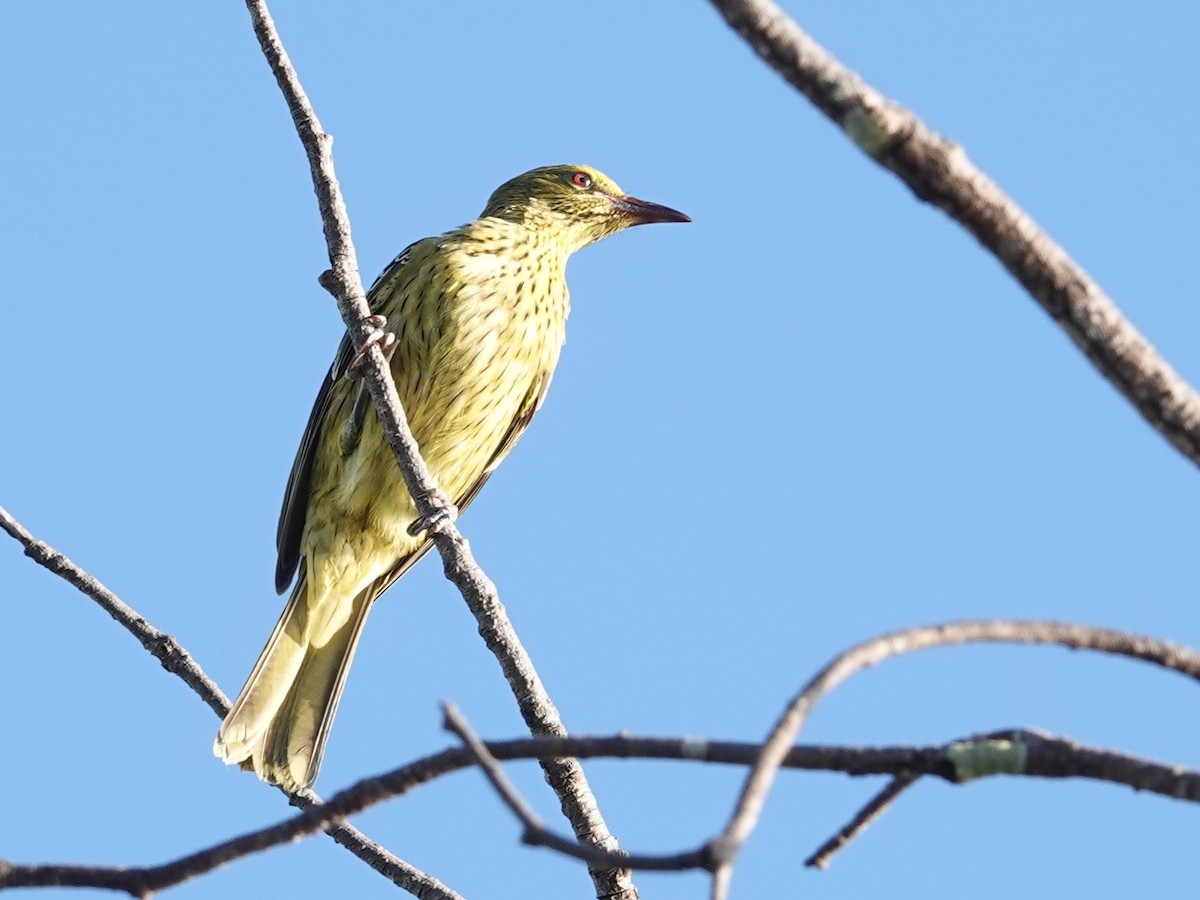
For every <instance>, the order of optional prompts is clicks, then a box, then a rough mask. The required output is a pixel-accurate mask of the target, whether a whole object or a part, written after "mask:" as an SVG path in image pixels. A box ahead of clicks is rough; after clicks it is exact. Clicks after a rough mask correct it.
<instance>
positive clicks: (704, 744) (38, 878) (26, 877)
mask: <svg viewBox="0 0 1200 900" xmlns="http://www.w3.org/2000/svg"><path fill="white" fill-rule="evenodd" d="M480 747H482V748H483V752H484V754H485V755H486V757H487V758H490V759H492V760H518V759H534V758H546V757H548V756H574V757H580V758H592V757H596V758H600V757H607V758H614V759H657V760H667V759H671V760H680V761H692V762H707V763H724V764H730V765H741V766H749V765H752V764H753V763H754V762H755V760H756V759H757V758H758V757H759V755H760V754H761V752H762V747H761V746H760V745H758V744H749V743H740V742H732V741H708V740H701V739H697V738H662V737H654V738H651V737H635V736H631V735H627V734H620V735H613V736H609V737H569V738H549V737H534V738H524V739H520V740H512V741H498V742H490V743H486V744H480ZM478 764H479V759H478V757H477V755H476V753H475V752H474V751H472V750H471V749H469V748H468V747H453V748H449V749H446V750H442V751H441V752H439V753H435V754H432V755H430V756H426V757H423V758H421V759H418V760H415V761H413V762H411V763H408V764H406V765H404V766H401V767H400V768H397V769H394V770H392V771H391V772H386V773H384V774H382V775H378V776H376V777H373V778H368V779H364V780H363V781H360V782H358V783H357V784H355V785H353V786H351V787H349V788H347V789H346V790H344V791H339V792H338V793H337V794H334V795H333V796H332V797H330V798H329V800H328V801H327V802H325V803H324V804H319V805H314V806H312V807H310V808H309V809H307V810H306V811H305V812H303V813H301V814H299V815H297V816H294V817H292V818H290V819H287V820H285V821H282V822H279V823H277V824H275V825H271V826H269V827H267V828H263V829H260V830H259V831H253V832H248V833H246V834H243V835H239V836H238V837H235V838H232V839H230V840H228V841H223V842H221V843H219V844H215V845H213V846H211V847H207V848H205V849H203V850H200V851H198V852H196V853H192V854H189V855H188V856H185V857H182V858H180V859H178V860H174V861H172V862H169V863H164V864H163V865H159V866H150V867H146V868H135V869H127V868H115V867H105V866H94V867H93V866H76V865H13V864H9V863H7V862H4V861H2V860H0V890H2V889H4V888H11V887H44V886H49V885H58V886H71V887H98V888H106V889H109V890H116V891H124V892H125V893H127V894H131V895H133V896H144V895H146V894H147V893H149V892H152V891H155V890H162V889H163V888H166V887H169V886H171V885H173V884H179V883H181V882H182V881H184V880H186V879H187V878H190V877H195V876H196V875H199V874H202V873H204V872H208V871H212V870H213V869H215V868H217V867H219V866H221V865H224V864H226V863H228V862H232V861H233V860H236V859H240V858H242V857H244V856H248V855H250V854H252V853H256V852H261V851H263V850H266V849H268V848H270V847H275V846H279V845H280V844H284V843H288V842H290V841H294V840H297V839H298V838H301V837H304V836H305V835H308V834H312V833H313V832H315V831H317V830H320V829H321V828H325V827H327V826H328V824H329V823H330V822H333V821H335V820H338V819H343V818H345V817H348V816H351V815H355V814H357V813H359V812H362V811H364V810H366V809H368V808H370V807H372V806H375V805H377V804H379V803H381V802H383V801H385V800H388V799H390V798H392V797H397V796H400V795H403V794H406V793H408V792H409V791H412V790H414V789H415V788H417V787H420V786H421V785H423V784H427V783H429V782H431V781H434V780H436V779H438V778H440V777H442V776H444V775H447V774H449V773H451V772H455V771H460V770H464V769H470V768H473V767H474V766H476V765H478ZM783 766H784V767H785V768H790V769H804V770H809V771H837V772H844V773H846V774H848V775H853V776H864V775H891V776H893V777H894V778H895V777H905V778H912V777H916V776H932V777H937V778H941V779H944V780H946V781H948V782H950V783H951V784H966V783H967V782H969V781H973V780H975V779H977V778H982V777H986V776H988V775H1001V774H1004V775H1024V776H1028V777H1041V778H1076V777H1082V778H1090V779H1094V780H1097V781H1107V782H1110V783H1113V784H1121V785H1126V786H1128V787H1131V788H1133V789H1134V790H1140V791H1150V792H1153V793H1157V794H1160V795H1162V796H1166V797H1171V798H1174V799H1177V800H1186V801H1188V802H1191V803H1200V771H1195V770H1192V769H1186V768H1183V767H1181V766H1176V765H1171V764H1169V763H1163V762H1157V761H1153V760H1147V759H1142V758H1139V757H1136V756H1132V755H1129V754H1124V753H1119V752H1117V751H1114V750H1107V749H1102V748H1096V747H1089V746H1086V745H1082V744H1078V743H1076V742H1074V741H1071V740H1068V739H1066V738H1060V737H1054V736H1052V735H1048V734H1044V733H1041V732H1036V731H1029V730H1023V729H1022V730H1005V731H996V732H992V733H989V734H984V735H978V736H975V737H969V738H965V739H963V740H958V741H952V742H950V743H947V744H942V745H938V746H927V747H836V746H820V747H818V746H797V747H792V748H791V749H789V750H788V752H787V754H786V755H785V756H784V759H783ZM566 843H569V842H566ZM545 846H550V847H551V848H552V849H555V850H559V851H560V852H566V853H569V854H570V855H572V856H576V857H579V858H585V859H586V858H588V857H590V856H593V855H600V854H605V853H606V851H602V850H599V849H597V848H594V847H589V848H582V849H581V848H578V847H577V848H575V849H567V848H566V847H563V846H559V845H558V844H557V843H547V844H545ZM707 850H708V845H705V846H702V847H700V848H698V849H696V850H692V851H684V852H683V853H677V854H662V855H651V854H636V855H630V856H624V855H622V856H620V857H619V859H620V861H621V863H622V864H630V863H633V864H634V867H635V868H641V867H643V866H642V865H641V864H642V863H644V864H645V866H644V867H646V868H656V869H684V868H702V869H711V862H712V860H711V859H710V858H709V857H708V854H707ZM600 858H602V859H604V858H606V857H605V856H600ZM418 896H438V895H437V894H424V895H418Z"/></svg>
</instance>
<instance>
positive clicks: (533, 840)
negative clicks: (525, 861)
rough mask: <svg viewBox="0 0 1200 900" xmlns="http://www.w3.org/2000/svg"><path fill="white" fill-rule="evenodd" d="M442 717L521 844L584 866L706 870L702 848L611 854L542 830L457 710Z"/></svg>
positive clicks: (444, 711) (444, 710) (444, 709)
mask: <svg viewBox="0 0 1200 900" xmlns="http://www.w3.org/2000/svg"><path fill="white" fill-rule="evenodd" d="M442 714H443V716H444V717H445V727H446V730H447V731H449V732H451V733H453V734H455V735H457V736H458V738H459V739H460V740H461V741H462V742H463V745H464V746H465V747H466V749H467V752H468V753H470V754H471V759H472V760H473V761H474V762H475V764H476V765H477V766H479V768H481V769H482V770H483V774H484V775H486V776H487V780H488V781H489V782H490V783H491V785H492V787H493V788H494V789H495V791H496V793H497V794H499V795H500V799H501V800H503V801H504V805H505V806H507V807H508V808H509V809H510V810H511V811H512V813H513V815H515V816H516V817H517V819H519V820H520V822H521V824H522V825H523V826H524V832H523V833H522V834H521V841H522V843H525V844H528V845H530V846H531V847H549V848H550V849H551V850H557V851H558V852H559V853H562V854H565V855H566V856H573V857H574V858H575V859H580V860H583V861H584V862H586V863H595V864H598V865H602V866H613V867H616V868H633V869H654V870H658V871H668V872H679V871H683V870H685V869H703V868H707V859H706V854H705V852H704V849H705V848H704V847H701V848H700V849H699V850H688V851H685V852H683V853H676V854H671V855H669V856H652V855H646V854H640V855H634V854H630V853H626V852H625V851H624V850H616V851H612V850H605V849H604V848H603V847H597V846H595V845H593V844H581V843H579V842H578V841H573V840H570V839H568V838H564V837H562V836H561V835H558V834H555V833H554V832H553V831H551V830H550V829H549V828H547V827H546V823H545V822H543V821H542V820H541V818H540V817H539V816H538V815H537V813H535V812H534V811H533V808H532V807H531V806H530V805H529V804H528V803H527V802H526V801H525V798H524V797H522V796H521V795H520V793H518V791H517V789H516V787H515V786H514V785H513V783H512V782H511V781H509V780H508V776H507V775H505V774H504V769H503V768H501V766H500V763H499V762H497V761H496V757H494V756H492V754H491V753H489V752H488V748H487V745H486V744H484V743H483V741H481V740H480V739H479V737H478V736H477V735H476V734H475V732H474V731H473V730H472V728H471V726H470V724H469V723H468V722H467V720H466V718H464V717H463V715H462V713H460V712H459V711H458V709H457V707H455V706H454V705H453V704H449V703H446V704H443V705H442Z"/></svg>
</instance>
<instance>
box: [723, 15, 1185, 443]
mask: <svg viewBox="0 0 1200 900" xmlns="http://www.w3.org/2000/svg"><path fill="white" fill-rule="evenodd" d="M710 2H711V3H712V5H713V6H715V7H716V8H717V10H718V11H719V12H720V13H721V14H722V15H723V16H724V17H725V20H726V21H727V22H728V23H729V25H730V26H731V27H732V28H733V29H734V30H735V31H736V32H737V33H738V34H739V35H741V36H742V38H743V39H744V40H745V41H746V43H748V44H749V45H750V46H751V47H752V48H753V49H754V50H755V52H757V53H758V55H759V56H760V57H762V59H763V60H764V61H765V62H766V63H767V65H769V66H771V68H773V69H775V71H776V72H778V73H779V74H780V75H782V76H783V77H784V78H785V79H786V80H787V81H788V82H789V83H790V84H791V85H792V86H793V87H795V88H796V89H797V90H798V91H800V93H802V94H804V96H805V97H807V98H808V99H809V100H810V101H811V102H812V103H813V105H814V106H816V107H817V108H818V109H819V110H820V111H821V112H823V113H824V114H825V115H826V116H827V117H829V118H830V119H831V120H832V121H833V122H834V123H835V124H837V125H838V126H839V127H840V128H841V129H842V130H843V131H845V132H846V134H847V135H848V136H849V137H850V139H851V140H853V141H854V142H855V143H856V144H857V145H858V146H859V147H860V148H861V149H862V150H863V151H865V152H866V153H867V154H868V155H870V156H871V157H872V158H873V159H874V160H875V161H876V162H878V163H879V164H880V165H881V166H883V167H884V168H886V169H888V170H890V171H891V172H893V173H894V174H895V175H897V176H898V177H899V178H900V179H901V180H902V181H903V182H904V183H905V184H906V185H908V187H909V188H910V189H911V190H912V192H913V193H914V194H915V195H916V196H917V197H918V198H919V199H921V200H924V201H925V202H927V203H931V204H933V205H934V206H937V207H938V208H939V209H941V210H942V211H943V212H945V213H946V214H947V215H949V216H950V217H951V218H952V219H954V220H955V221H956V222H958V223H959V224H960V225H962V226H963V227H964V228H965V229H967V231H969V232H970V233H971V234H972V235H974V237H975V239H976V240H978V241H979V243H980V244H982V245H983V247H984V248H985V249H987V250H988V251H989V252H990V253H991V254H992V255H993V256H995V257H996V259H998V260H999V261H1000V262H1001V263H1002V264H1003V265H1004V267H1005V268H1006V269H1008V271H1009V272H1010V273H1011V274H1012V275H1013V277H1014V278H1016V279H1017V281H1018V282H1020V284H1021V286H1022V287H1024V288H1025V290H1026V291H1028V292H1029V294H1030V295H1031V296H1032V297H1033V298H1034V299H1035V300H1037V302H1038V303H1039V304H1041V306H1042V308H1043V309H1044V310H1045V311H1046V312H1047V313H1048V314H1049V315H1050V317H1051V318H1052V319H1054V321H1055V322H1057V323H1058V324H1059V326H1060V327H1061V328H1062V329H1063V330H1064V331H1066V333H1067V335H1068V336H1069V337H1070V338H1071V340H1072V341H1074V342H1075V343H1076V344H1077V345H1078V346H1079V348H1080V349H1081V350H1082V351H1083V353H1084V355H1086V356H1087V358H1088V359H1089V360H1091V361H1092V364H1093V365H1094V366H1095V367H1096V368H1097V369H1098V370H1099V371H1100V373H1101V374H1102V375H1104V377H1105V378H1107V379H1108V380H1109V381H1110V382H1112V384H1113V385H1114V386H1115V387H1116V388H1117V390H1119V391H1120V392H1121V393H1122V394H1124V395H1125V397H1126V399H1128V400H1129V402H1130V403H1132V404H1133V405H1134V407H1136V408H1137V410H1138V412H1140V413H1141V414H1142V416H1143V417H1144V418H1145V419H1146V421H1148V422H1149V423H1150V424H1151V425H1153V426H1154V428H1155V429H1157V430H1158V431H1159V432H1160V433H1161V434H1162V435H1163V436H1164V437H1165V438H1166V439H1167V440H1169V441H1170V442H1171V443H1172V444H1173V445H1174V446H1175V447H1176V448H1177V449H1178V450H1179V451H1180V452H1181V453H1183V454H1184V455H1185V456H1187V457H1188V458H1189V459H1190V460H1192V462H1194V463H1200V396H1198V395H1197V394H1196V391H1195V390H1194V389H1193V388H1192V386H1191V385H1189V384H1188V383H1187V382H1186V381H1185V380H1184V379H1183V378H1181V377H1180V376H1179V374H1178V373H1176V372H1175V371H1174V369H1172V368H1171V366H1170V365H1169V364H1168V363H1167V362H1166V360H1164V359H1163V358H1162V357H1161V356H1160V355H1159V354H1158V352H1157V351H1156V350H1155V349H1154V347H1152V346H1151V345H1150V343H1149V341H1147V340H1146V338H1145V337H1143V336H1142V334H1140V333H1139V332H1138V330H1137V329H1136V328H1135V327H1134V326H1133V324H1132V323H1130V322H1129V320H1128V319H1126V318H1125V316H1124V315H1122V313H1121V311H1120V309H1118V308H1117V305H1116V304H1115V303H1114V302H1113V301H1112V300H1111V299H1110V298H1109V297H1108V296H1107V295H1106V294H1105V293H1104V291H1103V290H1102V289H1101V288H1100V286H1099V285H1098V284H1096V282H1095V281H1093V280H1092V278H1091V277H1090V276H1089V275H1088V274H1087V272H1085V271H1084V270H1083V268H1082V267H1081V266H1079V265H1078V264H1077V263H1076V262H1075V261H1074V260H1072V259H1071V258H1070V256H1068V255H1067V252H1066V251H1065V250H1064V249H1063V248H1062V247H1060V246H1059V245H1058V244H1057V243H1055V242H1054V241H1053V240H1052V239H1051V238H1050V236H1049V235H1047V234H1046V233H1045V232H1044V231H1043V230H1042V229H1041V228H1040V227H1039V226H1038V225H1037V223H1036V222H1034V220H1033V219H1032V218H1031V217H1030V216H1029V215H1028V214H1027V213H1026V212H1025V211H1024V210H1022V209H1021V207H1020V206H1018V205H1017V204H1016V203H1015V202H1014V201H1013V199H1012V198H1011V197H1009V196H1008V195H1006V194H1005V193H1004V192H1003V191H1002V190H1000V188H999V187H998V186H997V185H996V184H995V182H993V181H992V180H991V179H990V178H988V177H987V176H986V175H984V174H983V172H981V171H980V170H979V169H978V168H976V167H975V166H974V165H973V164H972V163H971V161H970V160H969V159H967V155H966V153H965V152H964V151H963V149H962V148H961V147H960V146H958V145H957V144H954V143H952V142H950V141H948V140H946V139H945V138H943V137H941V136H940V135H937V134H935V133H934V132H933V131H932V130H930V128H929V127H928V126H927V125H925V124H924V123H923V122H921V121H920V120H919V119H918V118H917V117H916V116H914V115H913V114H912V113H911V112H909V111H908V110H906V109H903V108H901V107H899V106H897V105H896V104H895V103H893V102H891V101H890V100H888V99H887V98H886V97H884V96H883V95H882V94H881V93H879V92H878V91H876V90H875V89H874V88H872V87H871V86H870V85H868V84H866V83H865V82H863V80H862V79H861V78H860V77H859V76H858V75H857V74H855V73H854V72H852V71H850V70H849V69H847V68H846V67H845V66H843V65H842V64H841V63H839V62H838V61H837V60H836V59H835V58H834V57H833V56H832V55H831V54H830V53H829V52H828V51H827V50H825V49H824V48H823V47H821V46H820V45H819V44H817V43H816V41H814V40H813V39H812V38H810V37H809V36H808V35H807V34H805V33H804V32H803V31H802V30H801V29H800V27H799V26H798V25H797V24H796V23H795V22H794V21H792V19H790V18H789V17H788V16H787V14H786V13H784V12H783V11H782V10H781V9H780V8H779V7H778V6H776V5H775V4H774V3H772V2H771V0H710Z"/></svg>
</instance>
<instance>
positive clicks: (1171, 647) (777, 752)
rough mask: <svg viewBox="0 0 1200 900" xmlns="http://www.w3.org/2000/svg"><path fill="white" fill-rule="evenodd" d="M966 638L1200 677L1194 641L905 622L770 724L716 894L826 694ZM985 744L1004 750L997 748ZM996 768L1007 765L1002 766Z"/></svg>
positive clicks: (832, 666) (1063, 627)
mask: <svg viewBox="0 0 1200 900" xmlns="http://www.w3.org/2000/svg"><path fill="white" fill-rule="evenodd" d="M966 643H1010V644H1055V645H1058V646H1060V647H1068V648H1070V649H1072V650H1097V651H1100V652H1101V653H1111V654H1114V655H1117V656H1125V657H1129V658H1131V659H1140V660H1142V661H1144V662H1149V663H1153V664H1155V665H1158V666H1162V667H1163V668H1166V669H1170V670H1172V671H1174V672H1179V673H1180V674H1182V675H1186V676H1188V677H1190V678H1193V679H1196V680H1198V681H1200V653H1198V652H1196V651H1195V650H1192V649H1190V648H1188V647H1183V646H1180V645H1178V644H1171V643H1168V642H1166V641H1160V640H1158V639H1157V638H1152V637H1146V636H1143V635H1136V634H1130V633H1128V632H1124V631H1114V630H1111V629H1107V628H1094V627H1091V626H1087V625H1074V624H1070V623H1062V622H1038V621H1014V620H1007V619H995V620H990V621H965V622H950V623H947V624H944V625H928V626H922V627H918V628H906V629H903V630H900V631H893V632H890V633H888V634H885V635H882V636H880V637H877V638H873V639H871V640H869V641H865V642H863V643H861V644H859V645H858V646H856V647H852V648H851V649H850V650H847V651H846V652H845V653H842V654H840V655H839V656H838V657H837V658H836V659H834V660H833V661H832V662H831V663H829V664H828V665H827V666H825V668H824V669H822V670H821V671H820V672H818V673H817V674H816V675H815V676H814V677H813V678H812V679H811V680H809V682H808V684H806V685H805V686H804V688H803V689H802V690H801V691H800V693H799V694H797V695H796V696H795V697H794V698H793V699H792V700H791V702H790V703H789V704H788V707H787V709H786V710H785V711H784V713H783V715H782V716H781V717H780V719H779V721H778V722H776V724H775V727H774V728H773V729H772V730H771V733H770V735H769V737H768V738H767V741H766V743H765V744H763V747H762V752H761V753H760V755H759V758H758V760H757V761H756V762H755V764H754V767H753V768H752V769H751V771H750V774H749V775H748V776H747V778H746V783H745V785H744V786H743V787H742V793H741V796H740V797H739V798H738V802H737V805H736V806H735V807H734V811H733V813H732V814H731V816H730V819H729V823H728V824H727V825H726V826H725V829H724V831H722V833H721V834H720V835H718V836H717V837H716V838H714V839H713V840H712V842H711V843H710V849H711V852H712V856H713V860H714V865H715V867H716V868H715V882H714V884H715V887H714V892H713V896H714V897H719V896H723V892H724V891H726V890H727V887H728V881H729V878H730V875H731V872H732V867H733V861H734V859H735V858H736V856H737V854H738V852H739V851H740V850H741V848H742V845H744V844H745V842H746V840H747V839H748V838H749V836H750V834H751V832H753V830H754V828H755V826H756V825H757V823H758V817H759V815H760V814H761V812H762V807H763V804H764V803H765V802H766V799H767V795H768V793H769V792H770V790H771V785H772V783H773V782H774V780H775V776H776V774H777V773H778V771H779V769H780V767H781V766H782V765H783V761H784V759H785V758H786V757H787V752H788V748H789V747H790V746H791V745H792V743H793V742H794V741H795V740H796V735H797V734H799V733H800V729H801V728H802V727H803V725H804V722H805V721H806V720H807V718H808V715H809V713H811V712H812V710H813V707H815V706H816V704H817V703H818V702H819V701H820V700H821V698H823V697H824V696H825V695H826V694H828V693H829V692H830V691H832V690H833V689H834V688H835V687H837V686H838V685H839V684H841V683H842V682H843V681H845V680H846V679H847V678H849V677H850V676H851V675H853V674H855V673H856V672H860V671H862V670H863V669H866V668H870V667H871V666H875V665H878V664H879V663H881V662H883V661H884V660H885V659H889V658H891V657H893V656H901V655H903V654H906V653H912V652H913V651H916V650H926V649H929V648H930V647H951V646H955V645H957V644H966ZM987 749H989V750H990V751H997V750H999V748H998V747H995V746H991V747H988V748H987ZM1009 749H1010V751H1011V750H1012V748H1009ZM1017 749H1023V748H1017ZM1018 763H1019V765H1020V767H1021V768H1023V767H1024V766H1025V765H1027V762H1025V761H1024V760H1021V759H1020V757H1019V754H1018V755H1017V756H1016V757H1014V755H1013V753H1012V752H1008V753H999V754H997V755H996V756H994V757H990V756H988V755H987V754H981V755H978V756H971V755H969V754H968V755H964V756H963V757H962V760H961V761H960V762H959V763H956V765H955V770H956V772H957V771H959V769H960V768H961V766H962V765H966V766H968V768H967V769H965V770H964V771H966V772H967V773H968V776H969V777H974V771H975V770H976V769H978V770H979V771H980V772H981V773H982V774H993V773H994V771H1009V770H1010V769H1012V768H1015V767H1017V765H1018ZM988 766H991V767H992V771H988ZM997 766H1006V767H1009V768H996V767H997ZM960 777H961V776H960Z"/></svg>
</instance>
